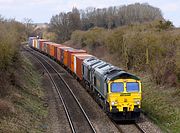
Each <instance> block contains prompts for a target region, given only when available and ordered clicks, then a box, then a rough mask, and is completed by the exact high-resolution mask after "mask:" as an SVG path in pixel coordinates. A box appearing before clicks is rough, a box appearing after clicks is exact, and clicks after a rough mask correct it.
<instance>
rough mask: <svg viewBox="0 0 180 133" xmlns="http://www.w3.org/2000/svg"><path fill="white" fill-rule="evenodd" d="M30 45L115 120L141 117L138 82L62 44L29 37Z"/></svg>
mask: <svg viewBox="0 0 180 133" xmlns="http://www.w3.org/2000/svg"><path fill="white" fill-rule="evenodd" d="M28 44H29V46H30V47H31V48H33V49H35V50H37V51H39V52H41V53H43V54H46V55H48V56H49V57H51V58H52V59H54V60H56V61H57V62H58V63H60V64H61V65H62V66H63V67H64V68H66V69H67V70H68V71H69V72H71V74H73V75H74V76H75V77H76V78H77V79H78V80H79V81H80V82H81V83H82V84H83V86H84V87H85V88H86V89H87V90H88V91H89V92H90V93H91V94H93V97H94V98H95V100H96V101H97V102H98V104H99V105H100V106H101V107H102V109H103V110H104V111H105V112H106V113H107V114H108V115H109V116H110V117H111V118H112V119H114V120H136V119H138V118H139V116H140V111H141V100H142V90H141V81H140V79H139V78H138V77H137V76H135V75H133V74H131V73H128V72H126V71H124V70H123V69H121V68H118V67H116V66H113V65H112V64H110V63H107V62H105V61H102V60H100V59H98V58H97V57H95V56H93V55H90V54H87V52H86V51H85V50H79V49H74V48H71V47H68V46H65V45H62V44H57V43H54V42H49V41H48V40H44V39H37V38H36V37H29V43H28Z"/></svg>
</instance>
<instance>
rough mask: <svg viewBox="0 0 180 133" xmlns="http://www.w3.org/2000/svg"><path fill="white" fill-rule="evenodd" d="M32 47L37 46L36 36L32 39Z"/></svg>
mask: <svg viewBox="0 0 180 133" xmlns="http://www.w3.org/2000/svg"><path fill="white" fill-rule="evenodd" d="M32 47H34V48H37V38H34V39H33V43H32Z"/></svg>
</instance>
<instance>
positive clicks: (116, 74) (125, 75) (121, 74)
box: [107, 70, 139, 81]
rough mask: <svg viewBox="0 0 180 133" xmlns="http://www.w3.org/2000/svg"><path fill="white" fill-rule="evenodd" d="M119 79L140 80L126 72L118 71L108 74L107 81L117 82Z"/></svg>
mask: <svg viewBox="0 0 180 133" xmlns="http://www.w3.org/2000/svg"><path fill="white" fill-rule="evenodd" d="M118 78H121V79H126V78H132V79H135V80H139V78H138V77H137V76H135V75H133V74H131V73H128V72H125V71H123V70H117V71H116V72H111V73H109V74H107V80H111V81H112V80H116V79H118Z"/></svg>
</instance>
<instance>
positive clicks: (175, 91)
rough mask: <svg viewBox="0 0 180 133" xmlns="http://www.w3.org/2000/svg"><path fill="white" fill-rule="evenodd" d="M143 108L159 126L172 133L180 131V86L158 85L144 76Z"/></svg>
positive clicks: (147, 76)
mask: <svg viewBox="0 0 180 133" xmlns="http://www.w3.org/2000/svg"><path fill="white" fill-rule="evenodd" d="M142 80H143V101H142V108H143V110H144V111H145V112H147V114H148V116H149V117H150V118H151V119H152V120H153V121H154V122H155V123H156V124H157V125H159V127H160V128H161V129H162V130H163V131H165V132H170V133H179V132H180V91H179V90H180V88H173V87H168V86H157V85H156V84H155V83H153V82H151V80H150V76H149V75H146V76H143V78H142Z"/></svg>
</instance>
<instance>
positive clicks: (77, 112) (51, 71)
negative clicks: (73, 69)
mask: <svg viewBox="0 0 180 133" xmlns="http://www.w3.org/2000/svg"><path fill="white" fill-rule="evenodd" d="M24 49H25V50H26V51H28V52H29V53H31V54H32V57H33V58H34V59H35V60H36V61H37V62H38V63H40V64H41V65H42V67H43V68H44V70H45V71H46V72H47V74H48V76H49V78H50V80H51V82H52V84H53V86H54V88H55V89H56V92H57V94H58V96H59V99H60V101H61V102H62V104H63V107H64V111H65V113H66V117H67V120H68V122H69V126H70V128H71V131H72V132H73V133H77V132H92V133H96V132H97V131H96V130H95V128H94V127H93V125H92V123H91V121H90V119H89V118H88V115H87V114H86V112H85V111H84V109H83V107H82V106H81V104H80V102H79V101H78V99H77V97H76V96H75V94H74V93H73V91H72V90H71V88H70V87H69V85H68V84H67V83H66V81H65V80H64V79H63V77H62V76H61V73H59V72H58V71H57V70H56V68H55V67H54V66H53V65H52V64H51V63H49V62H48V61H47V58H48V57H46V56H45V55H42V54H41V53H39V52H37V51H35V50H32V49H30V48H24ZM112 122H113V123H114V125H115V126H116V128H117V129H118V131H119V132H121V133H129V132H134V133H146V132H145V131H144V130H143V129H142V128H140V126H139V125H138V124H137V123H133V124H118V123H115V122H114V121H112ZM82 125H83V126H82Z"/></svg>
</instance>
